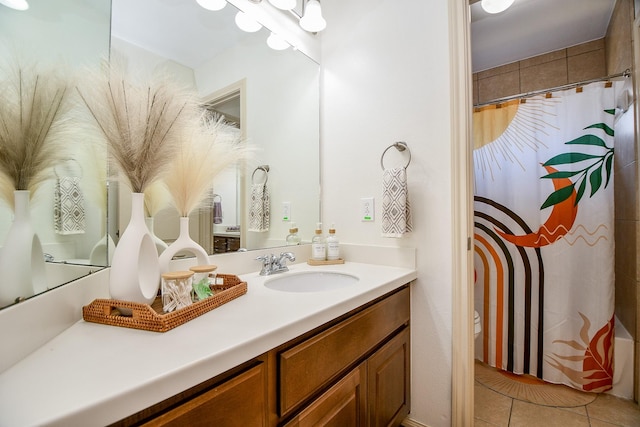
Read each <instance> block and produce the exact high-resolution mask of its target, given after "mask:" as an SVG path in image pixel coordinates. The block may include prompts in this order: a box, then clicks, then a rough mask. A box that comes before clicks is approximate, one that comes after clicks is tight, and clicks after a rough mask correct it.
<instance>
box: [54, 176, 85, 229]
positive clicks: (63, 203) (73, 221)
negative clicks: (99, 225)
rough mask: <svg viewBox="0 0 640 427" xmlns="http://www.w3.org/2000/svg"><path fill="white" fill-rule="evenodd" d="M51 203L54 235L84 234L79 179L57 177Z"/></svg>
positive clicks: (82, 198)
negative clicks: (52, 204)
mask: <svg viewBox="0 0 640 427" xmlns="http://www.w3.org/2000/svg"><path fill="white" fill-rule="evenodd" d="M53 203H54V206H53V223H54V229H55V232H56V233H58V234H83V233H84V232H85V212H84V197H83V195H82V191H81V190H80V178H78V177H77V176H63V177H59V178H58V180H57V181H56V186H55V191H54V196H53Z"/></svg>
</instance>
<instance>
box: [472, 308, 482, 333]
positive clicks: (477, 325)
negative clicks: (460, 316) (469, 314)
mask: <svg viewBox="0 0 640 427" xmlns="http://www.w3.org/2000/svg"><path fill="white" fill-rule="evenodd" d="M473 331H474V339H475V338H478V335H480V332H481V331H482V325H481V324H480V314H479V313H478V311H477V310H476V311H475V313H474V315H473Z"/></svg>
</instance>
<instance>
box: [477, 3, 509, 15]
mask: <svg viewBox="0 0 640 427" xmlns="http://www.w3.org/2000/svg"><path fill="white" fill-rule="evenodd" d="M514 1H515V0H482V3H481V4H480V5H481V6H482V8H483V9H484V11H485V12H487V13H500V12H504V11H505V10H507V9H508V8H509V7H510V6H511V5H512V4H513V2H514Z"/></svg>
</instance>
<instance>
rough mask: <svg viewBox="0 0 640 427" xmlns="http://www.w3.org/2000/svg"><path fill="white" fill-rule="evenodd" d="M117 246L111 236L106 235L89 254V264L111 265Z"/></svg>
mask: <svg viewBox="0 0 640 427" xmlns="http://www.w3.org/2000/svg"><path fill="white" fill-rule="evenodd" d="M115 250H116V244H115V243H113V239H112V238H111V236H110V235H109V234H108V233H106V234H105V235H104V236H102V237H101V238H100V240H98V243H96V244H95V245H94V246H93V248H92V249H91V253H90V254H89V264H91V265H111V263H112V261H113V253H114V252H115Z"/></svg>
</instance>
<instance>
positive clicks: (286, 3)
mask: <svg viewBox="0 0 640 427" xmlns="http://www.w3.org/2000/svg"><path fill="white" fill-rule="evenodd" d="M269 3H271V4H272V5H273V6H274V7H277V8H278V9H282V10H291V9H293V8H294V7H296V0H269Z"/></svg>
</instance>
